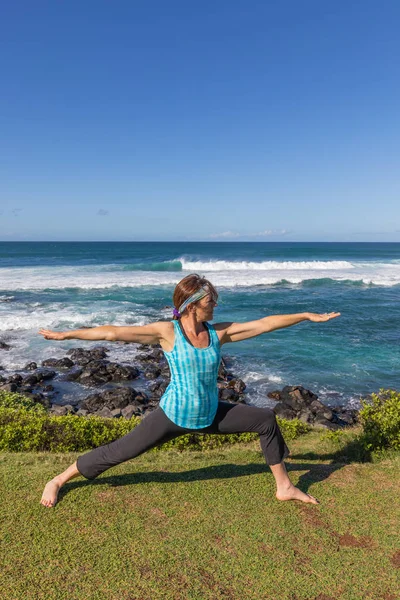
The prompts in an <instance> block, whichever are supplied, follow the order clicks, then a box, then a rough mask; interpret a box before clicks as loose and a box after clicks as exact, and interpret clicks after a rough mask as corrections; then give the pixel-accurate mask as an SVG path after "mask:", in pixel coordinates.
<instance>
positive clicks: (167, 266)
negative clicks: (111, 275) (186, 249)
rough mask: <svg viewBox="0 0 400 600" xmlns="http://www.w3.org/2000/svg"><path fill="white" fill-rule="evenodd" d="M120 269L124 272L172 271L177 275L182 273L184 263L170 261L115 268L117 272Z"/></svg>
mask: <svg viewBox="0 0 400 600" xmlns="http://www.w3.org/2000/svg"><path fill="white" fill-rule="evenodd" d="M119 269H121V270H122V271H171V272H172V273H175V272H177V271H182V263H181V261H180V260H169V261H165V262H154V263H138V264H132V265H121V266H116V267H115V270H119Z"/></svg>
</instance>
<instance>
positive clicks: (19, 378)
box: [7, 373, 22, 385]
mask: <svg viewBox="0 0 400 600" xmlns="http://www.w3.org/2000/svg"><path fill="white" fill-rule="evenodd" d="M7 383H15V384H16V385H21V383H22V375H20V374H19V373H14V375H10V377H9V378H8V379H7Z"/></svg>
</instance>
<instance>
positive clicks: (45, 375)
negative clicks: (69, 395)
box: [35, 369, 57, 381]
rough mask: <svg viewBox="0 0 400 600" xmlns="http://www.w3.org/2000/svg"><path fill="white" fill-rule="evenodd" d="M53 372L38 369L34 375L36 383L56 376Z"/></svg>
mask: <svg viewBox="0 0 400 600" xmlns="http://www.w3.org/2000/svg"><path fill="white" fill-rule="evenodd" d="M56 374H57V373H56V372H55V371H51V370H50V369H38V370H37V371H36V373H35V376H36V377H37V379H38V381H44V380H45V379H53V377H55V376H56Z"/></svg>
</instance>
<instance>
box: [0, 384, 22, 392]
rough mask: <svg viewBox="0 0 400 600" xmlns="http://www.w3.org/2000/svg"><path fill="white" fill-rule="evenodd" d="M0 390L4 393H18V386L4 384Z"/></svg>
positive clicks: (0, 386)
mask: <svg viewBox="0 0 400 600" xmlns="http://www.w3.org/2000/svg"><path fill="white" fill-rule="evenodd" d="M0 390H1V391H3V392H16V391H17V390H18V386H17V384H16V383H3V385H0Z"/></svg>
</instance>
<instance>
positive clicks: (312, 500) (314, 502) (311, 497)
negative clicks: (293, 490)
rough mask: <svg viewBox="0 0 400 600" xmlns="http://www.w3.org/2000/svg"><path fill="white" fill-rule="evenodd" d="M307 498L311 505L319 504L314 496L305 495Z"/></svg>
mask: <svg viewBox="0 0 400 600" xmlns="http://www.w3.org/2000/svg"><path fill="white" fill-rule="evenodd" d="M307 496H308V497H309V498H310V500H309V502H310V503H311V504H319V500H317V499H316V498H314V496H311V494H307Z"/></svg>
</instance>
